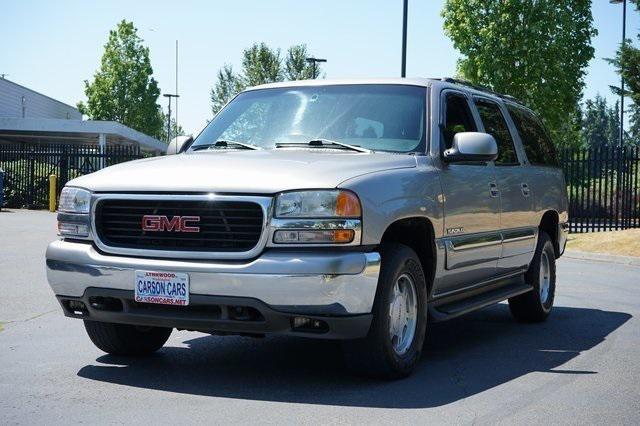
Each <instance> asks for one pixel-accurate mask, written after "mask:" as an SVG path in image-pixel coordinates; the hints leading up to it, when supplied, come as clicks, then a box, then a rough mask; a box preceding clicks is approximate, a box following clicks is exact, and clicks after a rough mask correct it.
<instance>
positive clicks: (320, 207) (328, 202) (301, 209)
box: [275, 189, 362, 218]
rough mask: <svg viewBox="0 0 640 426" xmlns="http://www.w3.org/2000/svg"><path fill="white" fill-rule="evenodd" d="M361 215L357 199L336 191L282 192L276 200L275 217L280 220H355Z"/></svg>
mask: <svg viewBox="0 0 640 426" xmlns="http://www.w3.org/2000/svg"><path fill="white" fill-rule="evenodd" d="M361 214H362V212H361V209H360V200H358V197H357V196H356V195H355V194H354V193H353V192H349V191H343V190H338V189H336V190H323V191H296V192H284V193H282V194H280V195H279V196H278V198H277V199H276V211H275V216H276V217H280V218H327V217H340V218H356V217H360V216H361Z"/></svg>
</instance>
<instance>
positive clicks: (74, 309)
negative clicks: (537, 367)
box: [46, 79, 568, 378]
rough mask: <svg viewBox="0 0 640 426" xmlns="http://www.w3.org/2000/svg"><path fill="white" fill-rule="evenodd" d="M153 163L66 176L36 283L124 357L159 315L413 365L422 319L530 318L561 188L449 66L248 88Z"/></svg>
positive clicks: (147, 343) (493, 97)
mask: <svg viewBox="0 0 640 426" xmlns="http://www.w3.org/2000/svg"><path fill="white" fill-rule="evenodd" d="M169 151H170V152H168V154H172V153H174V154H177V155H167V156H164V157H154V158H146V159H142V160H138V161H132V162H129V163H125V164H120V165H116V166H112V167H108V168H106V169H103V170H101V171H98V172H96V173H92V174H90V175H86V176H82V177H79V178H76V179H74V180H72V181H70V182H69V183H68V185H67V186H66V187H65V188H64V189H63V191H62V194H61V197H60V204H59V210H58V229H59V233H60V236H61V237H62V238H61V239H60V240H59V241H55V242H53V243H51V245H49V247H48V249H47V254H46V258H47V277H48V280H49V283H50V285H51V287H52V288H53V291H54V292H55V294H56V296H57V298H58V300H59V301H60V304H61V305H62V309H63V310H64V313H65V315H66V316H69V317H73V318H80V319H83V320H84V325H85V328H86V330H87V333H88V334H89V337H90V338H91V340H92V341H93V343H94V344H95V345H96V346H97V347H98V348H100V349H102V350H103V351H106V352H108V353H112V354H119V355H144V354H149V353H152V352H154V351H156V350H158V349H159V348H161V347H162V346H163V344H164V343H165V342H166V341H167V339H168V337H169V335H170V333H171V331H172V329H174V328H177V329H181V330H194V331H201V332H206V333H211V334H222V335H227V334H240V335H252V336H253V335H264V334H266V333H280V334H288V335H295V336H304V337H311V338H320V339H342V340H344V347H345V358H346V360H347V362H348V363H350V364H352V365H353V368H354V369H358V370H360V371H364V372H366V373H369V374H373V375H377V376H382V377H386V378H397V377H402V376H406V375H408V374H409V373H410V372H411V371H412V370H413V369H414V367H415V366H416V364H417V362H418V361H419V359H420V354H421V351H422V346H423V343H424V339H425V332H426V330H427V327H428V324H429V322H430V321H442V320H447V319H450V318H454V317H457V316H459V315H462V314H465V313H467V312H470V311H473V310H475V309H479V308H482V307H485V306H488V305H490V304H494V303H497V302H500V301H503V300H508V301H509V307H510V310H511V312H512V313H513V316H514V317H515V318H516V319H517V320H520V321H542V320H544V319H545V318H546V317H547V316H548V315H549V312H550V311H551V308H552V305H553V300H554V293H555V286H556V283H555V278H556V277H555V261H556V259H557V258H558V257H559V256H560V255H561V254H562V253H563V251H564V246H565V242H566V237H567V220H568V218H567V196H566V185H565V181H564V177H563V174H562V171H561V170H560V169H559V168H558V167H557V162H556V157H555V153H554V149H553V145H552V143H551V141H550V139H549V137H548V134H547V132H546V131H545V129H544V127H543V126H542V125H541V123H540V120H539V119H538V118H537V117H536V116H535V115H534V114H533V113H532V112H531V111H530V110H529V109H527V108H526V107H524V106H523V105H522V104H520V103H518V102H517V101H515V100H513V99H512V98H509V97H506V96H501V95H498V94H496V93H493V92H490V91H487V90H483V89H481V88H477V87H472V86H470V85H468V84H465V83H463V82H459V81H456V80H452V79H391V80H357V81H330V80H323V81H317V80H313V81H302V82H287V83H277V84H268V85H263V86H258V87H255V88H251V89H248V90H245V91H244V92H242V93H240V94H239V95H238V96H237V97H235V98H234V99H233V100H232V101H231V102H229V104H227V105H226V106H225V107H224V109H222V110H221V111H220V112H219V113H218V114H217V115H216V116H215V118H214V119H213V120H212V121H211V122H210V123H209V124H208V125H207V127H206V128H205V129H204V130H203V131H202V132H201V133H200V134H199V135H198V136H197V137H196V138H195V140H192V139H191V138H189V139H186V140H185V138H178V139H175V140H174V141H172V143H171V144H170V146H169Z"/></svg>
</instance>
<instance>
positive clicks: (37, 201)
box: [0, 144, 640, 232]
mask: <svg viewBox="0 0 640 426" xmlns="http://www.w3.org/2000/svg"><path fill="white" fill-rule="evenodd" d="M559 156H560V163H561V165H562V168H563V169H564V173H565V177H566V180H567V191H568V194H569V219H570V230H571V232H594V231H609V230H619V229H629V228H640V188H639V187H640V147H637V146H635V147H631V146H629V147H623V148H618V147H602V148H591V149H565V150H562V151H560V152H559ZM141 157H142V154H141V152H140V149H139V147H137V146H107V147H106V149H105V151H104V152H100V150H99V148H98V147H97V146H95V145H90V146H84V145H36V144H33V145H16V144H9V145H3V144H0V168H2V169H4V171H5V177H4V199H5V205H6V206H7V207H14V208H20V207H27V208H46V207H47V206H48V204H49V189H48V188H49V175H51V174H55V175H56V176H57V185H56V186H57V190H58V195H59V193H60V190H61V188H62V187H63V186H64V185H65V184H66V183H67V181H69V180H71V179H73V178H75V177H77V176H81V175H84V174H87V173H91V172H94V171H96V170H99V169H101V168H103V167H106V166H111V165H113V164H117V163H122V162H124V161H129V160H134V159H137V158H141Z"/></svg>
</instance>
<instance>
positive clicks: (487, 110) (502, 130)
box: [475, 99, 519, 165]
mask: <svg viewBox="0 0 640 426" xmlns="http://www.w3.org/2000/svg"><path fill="white" fill-rule="evenodd" d="M475 102H476V107H477V108H478V113H480V119H481V120H482V124H483V125H484V130H485V132H487V133H489V134H490V135H491V136H493V137H494V139H495V140H496V143H497V144H498V158H496V161H495V163H496V164H498V165H500V164H501V165H513V164H519V163H518V157H517V155H516V150H515V148H514V145H513V138H512V137H511V133H509V127H507V122H506V121H505V120H504V116H503V115H502V111H500V107H499V106H498V104H496V103H495V102H491V101H487V100H485V99H476V101H475Z"/></svg>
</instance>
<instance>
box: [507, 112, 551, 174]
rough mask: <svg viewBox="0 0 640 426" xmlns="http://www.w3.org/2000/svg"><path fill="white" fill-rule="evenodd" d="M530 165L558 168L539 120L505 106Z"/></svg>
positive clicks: (529, 113) (528, 113)
mask: <svg viewBox="0 0 640 426" xmlns="http://www.w3.org/2000/svg"><path fill="white" fill-rule="evenodd" d="M507 110H508V111H509V114H510V115H511V118H512V119H513V122H514V124H515V125H516V129H518V133H519V134H520V139H522V145H523V146H524V150H525V152H526V153H527V158H528V159H529V162H530V163H531V164H536V165H542V166H558V159H557V157H556V150H555V147H554V146H553V143H552V142H551V139H550V138H549V135H548V134H547V132H546V130H545V129H544V127H543V126H542V123H541V122H540V120H539V119H538V118H537V117H536V116H535V115H533V113H531V112H530V111H527V110H526V109H524V108H520V107H517V106H514V105H509V104H507Z"/></svg>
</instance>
